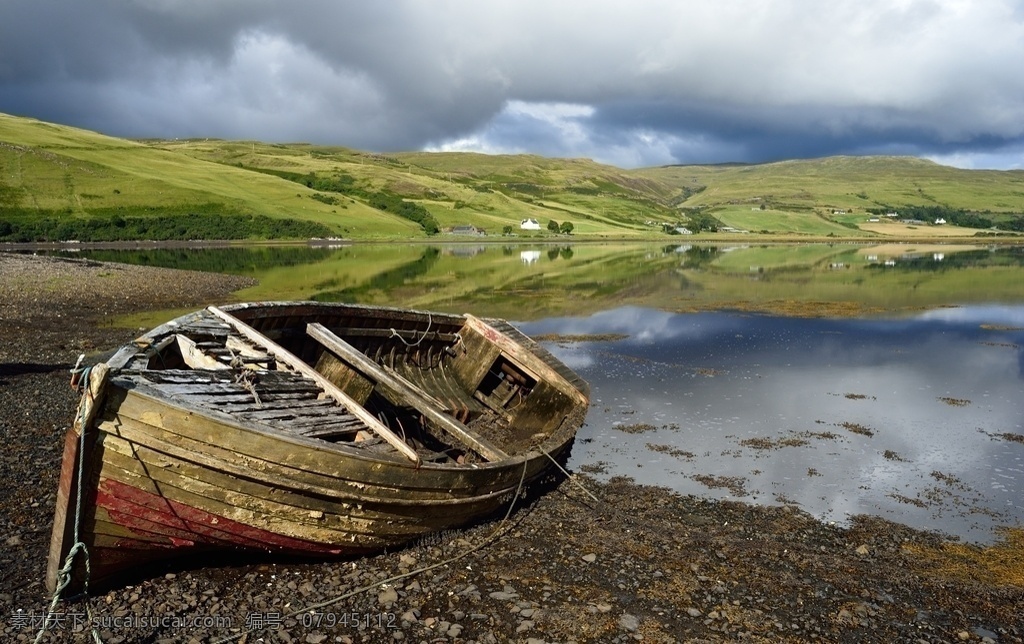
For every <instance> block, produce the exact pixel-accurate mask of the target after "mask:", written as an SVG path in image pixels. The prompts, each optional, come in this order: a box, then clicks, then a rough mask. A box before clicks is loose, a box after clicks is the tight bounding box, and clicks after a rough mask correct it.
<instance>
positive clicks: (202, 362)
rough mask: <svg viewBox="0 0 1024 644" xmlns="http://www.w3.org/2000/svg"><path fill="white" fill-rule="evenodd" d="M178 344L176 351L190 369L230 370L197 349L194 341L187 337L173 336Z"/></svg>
mask: <svg viewBox="0 0 1024 644" xmlns="http://www.w3.org/2000/svg"><path fill="white" fill-rule="evenodd" d="M174 338H175V340H176V341H177V343H178V351H180V352H181V359H182V360H184V361H185V364H186V365H188V366H189V367H191V368H192V369H211V370H224V369H227V370H230V369H231V367H229V366H228V365H226V364H224V363H223V362H221V361H220V360H218V359H216V358H214V357H212V356H210V355H208V354H207V353H206V352H205V351H203V350H202V349H200V348H199V346H198V345H197V344H196V342H195V340H193V339H192V338H190V337H188V336H184V335H181V334H180V333H178V334H175V336H174Z"/></svg>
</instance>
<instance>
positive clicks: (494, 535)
mask: <svg viewBox="0 0 1024 644" xmlns="http://www.w3.org/2000/svg"><path fill="white" fill-rule="evenodd" d="M528 463H529V461H523V472H522V474H520V475H519V485H518V486H516V493H515V496H513V497H512V502H511V503H509V506H508V511H507V512H505V516H504V517H502V519H501V521H500V522H499V523H498V527H496V528H495V529H494V532H492V533H491V534H490V535H488V536H487V538H485V539H484V540H483V541H481V542H480V543H478V544H477V545H475V546H473V547H472V548H470V549H469V550H465V551H463V552H461V553H459V554H457V555H455V556H453V557H449V558H448V559H445V560H444V561H439V562H437V563H434V564H430V565H429V566H424V567H422V568H417V569H416V570H412V571H409V572H405V573H402V574H400V575H395V576H393V577H388V578H387V579H384V580H381V581H377V582H374V583H373V584H371V585H369V586H363V587H362V588H356V589H355V590H353V591H350V592H348V593H345V594H344V595H340V596H338V597H334V598H333V599H328V600H326V601H323V602H320V603H318V604H311V605H309V606H306V607H304V608H301V609H298V610H294V611H292V612H290V613H288V614H287V615H285V616H284V617H285V618H288V617H296V616H298V615H301V614H302V613H305V612H308V611H314V610H317V609H320V608H327V607H328V606H334V605H335V604H337V603H339V602H342V601H344V600H346V599H348V598H350V597H354V596H356V595H361V594H363V593H365V592H369V591H371V590H374V589H376V588H379V587H380V586H383V585H385V584H390V583H393V582H396V581H400V580H402V579H407V578H409V577H414V576H416V575H421V574H423V573H425V572H430V571H431V570H435V569H437V568H440V567H442V566H448V565H451V564H453V563H455V562H456V561H459V560H461V559H465V558H466V557H468V556H469V555H471V554H473V553H474V552H476V551H478V550H480V549H482V548H483V547H484V546H487V545H489V544H491V543H493V542H494V541H495V540H497V538H498V537H499V536H500V533H501V532H502V531H503V530H504V529H505V527H506V526H505V524H506V522H507V521H508V518H509V517H510V516H512V509H513V508H514V507H515V506H516V499H518V498H519V495H520V494H521V493H522V491H523V482H524V481H525V480H526V466H527V464H528ZM256 630H257V629H246V630H245V631H242V632H241V633H238V634H237V635H230V636H228V637H225V638H223V639H219V640H214V642H213V644H226V643H227V642H234V641H236V640H239V639H241V638H243V637H245V636H246V635H248V634H249V633H252V632H255V631H256Z"/></svg>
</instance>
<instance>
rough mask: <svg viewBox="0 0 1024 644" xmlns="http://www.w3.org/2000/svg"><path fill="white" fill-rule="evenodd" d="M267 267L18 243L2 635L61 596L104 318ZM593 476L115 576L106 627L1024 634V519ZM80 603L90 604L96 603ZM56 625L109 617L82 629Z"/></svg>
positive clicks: (501, 638) (406, 633) (106, 603)
mask: <svg viewBox="0 0 1024 644" xmlns="http://www.w3.org/2000/svg"><path fill="white" fill-rule="evenodd" d="M248 283H251V281H249V280H246V279H245V278H239V277H232V276H226V275H216V274H209V273H198V272H191V271H175V270H170V269H157V268H150V267H141V266H131V265H124V264H111V263H101V262H95V261H89V260H81V259H68V258H54V257H33V256H29V255H12V254H4V253H0V436H2V437H3V439H4V442H5V445H6V446H7V447H6V449H5V450H4V451H3V453H2V454H0V474H2V478H3V479H4V480H3V485H4V487H5V488H6V489H8V490H9V493H8V494H7V495H5V496H4V498H2V500H0V540H2V542H3V543H4V544H5V547H4V549H3V551H2V554H0V571H2V572H0V575H2V579H3V581H2V584H0V607H2V610H3V611H5V612H6V615H7V618H6V620H5V621H4V622H3V624H0V633H2V634H3V639H4V641H32V639H33V638H34V637H35V632H36V629H35V628H31V627H30V626H29V625H26V623H25V620H24V619H22V618H17V619H16V618H15V617H16V616H17V615H19V613H18V611H22V612H21V613H20V614H21V615H25V616H32V617H33V618H35V617H36V616H41V615H42V614H43V613H45V609H46V606H47V604H48V600H49V596H48V595H47V594H46V593H45V590H44V589H43V584H42V579H43V571H44V568H45V565H46V551H47V549H48V544H49V529H50V525H51V523H52V518H53V504H54V496H55V495H54V492H55V490H56V477H57V474H58V473H59V466H60V462H59V461H60V453H61V450H60V445H61V444H62V441H63V434H64V431H65V428H66V426H67V425H68V423H69V422H70V419H71V417H72V415H73V413H74V407H75V404H76V403H77V396H76V395H75V394H74V393H73V392H72V391H71V390H70V388H69V387H68V385H67V381H68V369H69V368H70V366H71V365H72V364H73V363H74V361H75V359H76V358H77V355H78V354H79V353H83V352H85V353H90V354H92V356H93V359H95V356H96V355H97V354H100V353H102V352H106V351H109V350H111V349H114V348H116V347H117V346H119V345H120V344H122V343H123V342H125V341H127V340H129V339H130V338H131V336H133V335H134V334H135V332H134V331H133V330H130V329H117V328H111V327H107V326H104V320H105V319H106V318H107V317H108V316H111V315H126V314H129V313H135V312H139V311H141V310H144V309H151V308H170V307H184V306H193V305H195V306H196V307H197V308H199V307H200V306H203V305H205V304H209V303H212V302H214V301H218V300H220V299H225V298H228V297H229V296H230V294H231V293H232V292H233V291H234V290H236V289H237V288H240V287H242V286H244V285H246V284H248ZM576 480H577V481H578V482H579V483H580V485H582V486H583V487H584V488H585V489H586V490H587V492H588V493H589V494H593V495H594V496H595V497H596V498H597V499H598V500H597V501H595V500H594V499H593V498H591V497H590V496H588V494H587V493H584V492H583V491H582V490H581V488H580V487H579V486H578V485H576V483H574V482H573V481H570V480H558V481H555V482H553V483H552V486H551V488H550V489H548V490H546V493H545V494H543V495H531V496H528V497H527V498H526V499H524V500H521V501H520V502H519V504H518V505H517V507H516V508H515V511H514V512H513V514H512V515H511V516H510V518H509V521H508V522H506V523H501V522H500V521H499V519H500V517H498V518H496V519H494V520H492V521H490V522H487V523H483V524H480V525H477V526H473V527H470V528H468V529H466V530H462V531H454V532H451V533H445V534H440V535H436V537H432V538H429V539H424V540H422V541H421V542H419V543H416V544H413V545H412V546H410V547H409V548H406V549H403V550H400V551H397V552H390V553H382V554H379V555H374V556H370V557H364V558H358V559H345V560H331V561H315V560H314V561H309V560H305V561H297V560H287V559H282V558H276V559H275V558H259V559H234V560H222V559H220V558H218V560H217V561H205V560H202V559H201V558H200V559H197V560H194V561H192V562H190V565H189V566H184V567H183V566H177V567H169V566H167V567H158V568H153V569H149V570H147V571H144V572H143V573H142V574H140V576H138V577H137V578H135V579H133V580H131V581H129V582H127V584H126V585H123V586H119V587H113V588H110V589H97V593H98V594H97V595H96V596H94V597H92V598H90V599H89V600H88V605H89V607H90V608H91V610H92V611H93V613H94V615H95V616H96V617H97V619H98V620H99V621H98V624H99V630H100V633H101V636H102V638H103V641H105V642H106V641H112V640H115V641H116V640H117V638H124V641H140V640H144V641H161V642H164V641H166V642H193V641H194V642H200V641H208V640H209V639H210V638H211V637H234V638H235V639H234V640H233V641H242V639H243V638H244V639H245V641H250V642H251V641H260V639H261V638H262V640H263V641H297V642H328V641H341V642H364V641H366V642H379V641H417V642H418V641H429V642H448V641H451V642H468V641H474V642H505V641H523V642H528V641H529V642H537V643H539V642H549V641H550V642H569V641H576V642H590V641H594V642H627V641H638V640H640V639H642V640H643V641H647V642H671V641H693V640H698V641H710V642H732V641H737V640H742V641H753V642H805V641H812V640H817V641H826V642H831V641H865V640H867V641H897V640H899V641H915V640H917V641H924V642H933V641H943V642H944V641H977V642H980V641H984V638H986V637H987V638H988V639H989V640H990V641H998V642H1022V641H1024V617H1022V614H1024V611H1022V608H1024V537H1022V538H1021V539H1020V543H1017V542H1016V541H1012V540H1010V541H1008V542H1006V543H1001V544H997V545H996V546H993V547H991V548H979V547H975V546H969V545H965V544H960V543H957V542H953V541H947V540H944V539H943V538H942V537H940V536H939V535H937V534H934V533H927V532H919V531H916V530H913V529H912V528H909V527H907V526H903V525H899V524H895V523H891V522H887V521H884V520H881V519H875V518H871V517H854V518H853V520H852V521H851V524H850V526H849V527H845V528H841V527H836V526H830V525H827V524H824V523H822V522H820V521H817V520H815V519H814V518H812V517H810V516H809V515H807V514H806V513H804V512H802V511H801V510H799V509H798V508H795V507H793V506H770V507H763V506H754V505H750V504H746V503H742V502H734V501H711V500H706V499H702V498H699V497H693V496H681V495H677V494H673V493H671V492H669V491H667V490H664V489H661V488H652V487H645V486H640V485H637V484H635V483H632V482H631V481H630V480H627V479H612V480H610V481H607V482H601V481H598V480H596V479H593V478H591V477H588V476H585V475H582V476H578V478H577V479H576ZM1011 536H1012V535H1011ZM456 557H458V559H456ZM445 562H447V563H445ZM435 564H437V567H436V568H433V569H431V570H429V571H426V572H421V573H418V574H414V575H411V576H406V577H403V578H401V579H398V580H394V581H391V582H388V583H386V584H384V583H383V582H384V580H386V579H389V578H391V577H393V576H395V575H399V574H403V573H410V572H412V571H415V570H418V569H421V568H424V567H426V566H433V565H435ZM361 588H369V590H366V591H364V592H359V593H356V594H354V595H352V596H350V597H345V596H346V595H348V594H349V593H352V592H353V591H356V590H359V589H361ZM340 597H345V598H344V599H341V600H339V599H338V598H340ZM326 602H333V603H326ZM61 611H62V614H64V615H83V614H84V613H85V602H84V601H82V600H78V601H74V602H70V603H68V604H66V605H63V606H62V607H61ZM342 615H347V616H348V618H346V622H347V623H345V624H342V623H341V616H342ZM352 615H356V616H358V619H356V620H352V619H351V616H352ZM254 616H262V619H263V623H262V627H260V624H257V620H255V619H254ZM214 617H220V618H224V619H225V620H227V621H230V624H228V623H227V621H224V622H223V623H220V624H215V623H214V622H215V621H216V620H214V619H213V618H214ZM133 618H134V621H132V619H133ZM169 618H174V620H177V621H172V620H170V619H169ZM329 622H332V623H329ZM352 622H355V623H352ZM44 641H54V642H65V641H66V642H79V641H82V642H84V641H89V633H88V630H79V631H78V632H74V631H73V629H70V628H65V629H63V630H59V631H58V632H55V633H53V634H52V635H51V636H49V637H47V638H44Z"/></svg>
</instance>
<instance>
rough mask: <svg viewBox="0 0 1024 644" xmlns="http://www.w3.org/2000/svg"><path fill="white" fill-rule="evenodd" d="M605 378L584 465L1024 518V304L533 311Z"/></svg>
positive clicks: (599, 380) (599, 381) (963, 532)
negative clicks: (828, 311) (870, 312)
mask: <svg viewBox="0 0 1024 644" xmlns="http://www.w3.org/2000/svg"><path fill="white" fill-rule="evenodd" d="M523 328H524V330H525V331H526V332H527V333H530V334H534V335H544V334H561V335H587V334H627V335H628V338H627V339H624V340H617V341H606V342H603V341H595V342H573V343H559V342H557V341H556V342H549V343H548V346H549V347H550V348H551V349H552V350H553V351H554V352H555V353H556V354H557V355H558V356H559V357H560V358H562V359H563V360H565V361H566V362H567V363H568V364H570V365H571V366H573V367H574V368H576V369H578V370H579V371H580V373H581V374H582V375H583V376H584V377H585V378H586V379H588V380H589V381H590V383H591V385H592V387H593V403H592V408H591V412H590V416H589V418H588V421H587V426H586V427H585V428H584V429H583V430H582V432H581V434H580V436H579V439H580V440H579V441H578V442H577V445H576V447H575V448H574V452H573V456H572V460H571V463H570V465H571V466H573V467H574V468H583V469H585V470H586V469H594V468H595V467H596V468H597V469H599V470H603V471H604V473H605V474H606V475H620V474H621V475H627V476H630V477H633V478H634V479H636V480H637V481H639V482H642V483H646V484H653V485H662V486H667V487H670V488H672V489H674V490H677V491H679V492H683V493H688V494H700V495H706V496H714V497H717V498H740V499H742V500H745V501H754V502H759V503H781V502H792V503H798V504H799V505H800V506H801V507H803V508H804V509H806V510H807V511H809V512H811V513H812V514H814V515H816V516H819V517H821V518H823V519H827V520H833V521H837V522H842V521H844V520H845V518H846V517H848V516H849V515H851V514H859V513H868V514H875V515H880V516H884V517H887V518H890V519H893V520H897V521H900V522H904V523H908V524H911V525H914V526H918V527H922V528H928V529H939V530H943V531H946V532H949V533H951V534H956V535H960V536H963V537H966V538H969V539H972V540H979V541H988V540H990V539H991V537H992V532H991V530H992V528H993V526H996V525H1015V524H1020V523H1022V522H1024V504H1022V502H1021V498H1024V443H1021V442H1019V441H1022V440H1024V397H1022V396H1021V391H1022V389H1024V386H1022V385H1024V382H1022V381H1024V369H1022V364H1024V349H1022V346H1024V306H994V307H985V306H979V307H962V308H948V309H941V310H935V311H929V312H927V313H923V314H920V315H918V316H916V317H913V318H900V319H848V320H837V319H800V318H781V317H770V316H761V315H755V316H749V315H739V314H727V313H697V314H672V313H665V312H661V311H656V310H651V309H646V308H639V307H623V308H618V309H615V310H610V311H605V312H602V313H598V314H595V315H592V316H589V317H586V318H556V319H549V320H544V321H539V322H533V323H526V324H523Z"/></svg>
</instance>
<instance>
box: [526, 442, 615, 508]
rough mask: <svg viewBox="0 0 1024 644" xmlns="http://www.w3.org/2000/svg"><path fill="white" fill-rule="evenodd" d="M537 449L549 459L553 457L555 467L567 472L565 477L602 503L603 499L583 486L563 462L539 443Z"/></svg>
mask: <svg viewBox="0 0 1024 644" xmlns="http://www.w3.org/2000/svg"><path fill="white" fill-rule="evenodd" d="M537 449H538V450H540V453H541V454H543V455H544V456H547V457H548V458H549V459H551V462H552V463H554V464H555V467H557V468H558V469H560V470H562V474H565V477H566V478H567V479H569V481H570V482H571V483H572V484H573V485H575V486H576V487H578V488H579V489H581V490H583V492H584V493H586V495H587V496H589V497H590V498H592V499H594V502H596V503H600V502H601V499H599V498H597V496H596V495H595V494H594V493H593V492H591V491H590V490H588V489H587V488H585V487H584V486H583V484H582V483H580V482H579V481H578V480H577V479H576V477H575V476H574V475H572V474H570V473H569V472H568V471H566V469H565V468H564V467H562V465H561V463H559V462H558V461H556V460H555V457H554V456H552V455H551V454H548V453H547V451H545V450H544V448H542V447H540V446H539V445H538V446H537Z"/></svg>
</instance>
